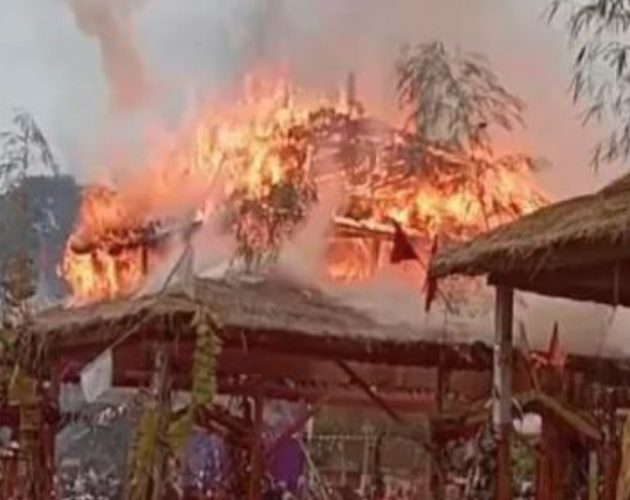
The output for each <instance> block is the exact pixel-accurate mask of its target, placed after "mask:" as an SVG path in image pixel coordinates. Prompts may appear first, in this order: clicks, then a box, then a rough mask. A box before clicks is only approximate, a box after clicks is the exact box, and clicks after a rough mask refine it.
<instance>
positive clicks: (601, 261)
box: [430, 175, 630, 305]
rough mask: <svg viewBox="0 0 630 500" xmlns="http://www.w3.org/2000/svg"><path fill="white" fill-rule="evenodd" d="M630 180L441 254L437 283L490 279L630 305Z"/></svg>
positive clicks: (435, 265) (433, 270) (435, 267)
mask: <svg viewBox="0 0 630 500" xmlns="http://www.w3.org/2000/svg"><path fill="white" fill-rule="evenodd" d="M629 259H630V175H626V176H624V177H622V178H620V179H618V180H617V181H615V182H613V183H612V184H610V185H608V186H606V187H605V188H604V189H602V190H600V191H598V192H596V193H594V194H591V195H587V196H580V197H577V198H572V199H569V200H566V201H562V202H559V203H556V204H553V205H549V206H547V207H544V208H542V209H540V210H538V211H536V212H534V213H532V214H530V215H527V216H525V217H522V218H521V219H519V220H517V221H515V222H513V223H511V224H506V225H504V226H501V227H498V228H496V229H494V230H492V231H490V232H488V233H486V234H483V235H481V236H479V237H477V238H475V239H473V240H472V241H470V242H468V243H465V244H462V245H459V246H456V247H454V248H451V249H446V250H445V251H443V252H441V253H439V254H438V255H437V256H436V258H435V259H434V262H433V263H432V266H431V269H430V275H431V277H432V278H442V277H445V276H447V275H451V274H465V275H484V274H485V275H488V276H489V281H490V282H491V283H495V284H507V285H510V286H514V287H515V288H520V289H524V290H531V291H534V292H538V293H542V294H545V295H551V296H561V297H569V298H575V299H583V300H595V301H598V302H604V303H609V304H626V305H630V282H628V280H627V279H624V276H626V274H628V272H629V271H630V261H629Z"/></svg>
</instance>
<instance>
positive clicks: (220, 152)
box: [60, 80, 546, 303]
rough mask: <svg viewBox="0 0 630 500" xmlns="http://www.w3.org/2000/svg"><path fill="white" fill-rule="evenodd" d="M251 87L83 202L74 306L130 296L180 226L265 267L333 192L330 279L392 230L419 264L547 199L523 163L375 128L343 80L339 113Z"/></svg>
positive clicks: (373, 257) (272, 88)
mask: <svg viewBox="0 0 630 500" xmlns="http://www.w3.org/2000/svg"><path fill="white" fill-rule="evenodd" d="M251 82H253V83H252V84H250V85H249V87H248V88H247V89H246V92H245V93H244V97H243V98H242V99H241V100H240V101H238V102H235V103H234V104H233V105H232V106H229V107H228V109H221V108H220V107H211V108H208V109H201V111H200V112H199V113H198V116H197V117H196V118H195V119H194V120H192V122H191V123H187V124H185V127H184V128H183V129H182V130H181V131H180V132H178V133H177V134H175V136H174V137H173V140H172V141H170V143H169V144H159V145H157V146H156V148H155V149H154V150H152V152H151V155H150V157H149V161H148V166H147V167H146V168H145V169H143V170H142V171H141V172H140V173H139V174H138V175H136V176H131V177H128V178H127V179H125V181H124V182H122V183H121V184H120V185H117V186H115V187H102V186H101V187H91V188H89V189H86V190H85V191H84V194H83V200H82V202H81V206H80V209H79V214H78V220H77V223H76V227H75V230H74V232H73V234H72V235H71V237H70V238H69V240H68V243H67V245H66V250H65V254H64V258H63V262H62V264H61V266H60V273H61V275H62V277H63V278H64V280H65V281H66V282H67V284H68V285H69V287H70V289H71V292H72V295H73V297H74V300H75V302H78V303H85V302H93V301H97V300H102V299H111V298H114V297H118V296H129V295H132V294H134V293H135V292H137V291H138V290H140V288H141V287H142V285H143V282H144V281H145V278H146V276H147V274H148V273H149V271H150V270H151V269H153V268H154V267H155V265H156V263H159V262H160V260H161V259H162V257H163V255H164V253H165V252H166V251H167V250H168V248H169V245H171V244H172V243H173V241H177V239H178V236H177V235H181V234H182V231H183V232H184V233H187V234H188V233H190V232H189V231H186V230H184V229H183V228H184V227H192V226H194V227H198V228H199V227H203V225H204V224H205V223H207V222H208V221H212V223H213V225H215V226H216V225H218V226H219V227H220V230H221V231H223V232H225V233H227V234H231V235H232V237H233V238H234V240H235V242H236V250H235V254H234V256H233V257H234V258H233V264H234V265H240V266H243V267H245V268H247V269H249V270H251V269H253V268H260V267H261V266H264V265H265V264H266V263H272V262H274V261H275V260H276V259H277V257H278V255H279V253H280V252H281V249H282V247H283V245H284V244H285V243H286V242H287V241H289V240H290V239H291V237H292V235H294V233H295V231H296V229H297V228H298V227H300V226H301V225H302V224H303V223H304V221H305V220H307V218H308V217H309V214H310V212H311V209H312V207H313V206H314V205H315V204H316V203H317V201H318V195H319V194H320V193H321V192H323V191H324V190H330V189H331V188H332V187H334V188H335V189H339V190H340V196H339V199H338V200H337V203H336V204H335V206H334V207H332V209H331V212H332V213H330V222H331V224H330V225H331V231H330V234H329V243H328V249H327V251H326V258H325V260H326V263H325V267H326V274H327V276H328V278H330V279H333V280H338V281H358V280H365V279H367V278H369V277H370V276H372V275H374V273H375V272H376V271H377V270H378V268H379V266H381V265H382V264H383V263H384V262H385V261H386V259H385V258H384V256H385V255H386V252H384V249H385V248H386V247H387V246H391V240H392V236H393V234H394V229H393V226H392V223H394V222H395V223H396V224H397V225H398V227H399V228H400V229H401V230H403V232H404V234H405V235H406V236H407V237H409V238H411V240H413V242H414V246H415V247H416V248H417V250H418V253H419V255H420V256H421V257H422V258H420V260H425V259H426V258H427V256H428V253H429V249H430V248H431V246H432V245H434V244H435V241H436V240H437V239H439V240H440V241H442V242H447V243H448V242H451V241H459V240H462V239H466V238H469V237H471V236H473V235H475V234H478V233H479V232H483V231H484V230H486V229H489V228H492V227H495V226H496V225H498V224H501V223H503V222H506V221H509V220H512V219H514V218H516V217H518V216H520V215H522V214H524V213H527V212H530V211H532V210H534V209H536V208H537V207H539V206H541V205H542V204H544V203H545V201H546V198H545V196H544V194H543V193H542V192H541V191H540V190H539V188H538V187H537V186H536V184H535V182H534V181H533V179H532V177H531V167H532V165H531V162H530V160H529V159H528V157H526V156H521V155H505V156H502V157H495V156H492V155H490V154H489V153H488V152H487V151H482V150H479V151H469V152H457V151H450V150H448V149H444V148H440V147H437V146H435V145H431V144H428V143H424V142H422V141H420V140H418V139H417V137H416V136H415V135H414V134H412V133H410V132H408V131H406V130H405V129H401V128H399V127H395V126H392V125H389V124H387V123H386V122H385V121H383V120H377V119H375V118H372V117H370V116H369V115H368V113H367V111H366V109H365V107H364V105H363V104H361V103H359V102H358V100H357V99H356V96H355V92H356V91H355V89H354V83H353V81H352V80H351V84H350V85H348V89H347V91H346V95H345V96H344V98H343V99H341V100H339V101H338V102H337V101H333V100H330V99H329V100H321V99H314V98H311V97H308V96H306V95H303V94H300V93H298V92H296V91H295V90H294V89H293V88H292V87H291V86H290V85H288V84H286V83H281V84H276V83H274V84H267V83H265V82H262V83H261V82H260V81H257V80H251ZM251 82H250V83H251ZM425 263H426V262H425Z"/></svg>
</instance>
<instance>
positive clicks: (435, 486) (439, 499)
mask: <svg viewBox="0 0 630 500" xmlns="http://www.w3.org/2000/svg"><path fill="white" fill-rule="evenodd" d="M447 380H448V373H447V370H446V367H445V366H444V350H443V349H440V350H439V358H438V366H437V394H436V396H437V401H436V403H437V411H438V415H441V414H442V413H443V412H444V410H445V408H444V400H445V398H446V391H447ZM431 444H432V445H434V449H435V450H436V455H435V457H434V460H432V461H431V465H430V467H431V493H432V495H433V500H444V498H446V484H445V481H444V477H445V472H446V471H445V468H444V465H445V461H444V455H443V453H442V447H441V446H440V445H439V444H438V445H437V446H436V443H435V442H434V441H433V442H432V443H431Z"/></svg>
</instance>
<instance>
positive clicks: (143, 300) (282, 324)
mask: <svg viewBox="0 0 630 500" xmlns="http://www.w3.org/2000/svg"><path fill="white" fill-rule="evenodd" d="M197 302H201V303H203V304H205V305H207V307H208V308H209V310H210V311H211V312H212V314H213V316H214V318H215V319H216V321H217V323H218V324H219V325H220V327H221V331H222V333H221V334H222V336H223V337H224V338H223V340H224V342H226V343H228V344H230V343H232V344H234V345H239V346H240V345H241V344H243V343H247V345H249V346H250V347H252V348H253V347H257V346H258V347H260V346H262V347H263V348H270V347H269V346H272V345H273V346H274V347H273V349H274V350H278V349H280V350H284V351H286V352H297V351H300V352H303V353H308V354H312V355H313V356H314V357H317V356H320V357H334V356H335V355H336V353H338V355H339V357H347V358H348V359H356V360H359V361H365V362H375V363H379V362H380V363H390V364H399V365H425V366H434V365H435V363H436V360H437V356H436V349H437V347H436V344H435V342H430V341H427V340H423V338H424V339H427V338H431V339H434V338H437V337H438V333H439V332H427V331H422V332H421V331H419V330H416V329H414V328H412V327H410V326H407V325H404V324H401V325H389V324H388V325H384V324H381V323H379V322H378V321H377V320H375V319H373V318H372V317H371V316H370V315H368V314H366V313H363V312H361V311H359V310H357V309H354V308H352V307H349V306H347V305H345V304H343V303H342V302H340V301H339V300H337V299H335V298H333V297H330V296H328V295H326V294H324V293H323V292H321V291H319V290H317V289H313V288H305V287H302V286H299V285H297V284H294V283H289V282H286V281H272V280H260V279H259V280H252V279H241V278H232V279H227V278H224V279H198V280H197V281H196V285H195V300H191V299H189V298H187V297H185V296H183V295H181V294H177V293H163V294H157V295H152V296H146V297H140V298H136V299H128V300H117V301H111V302H103V303H99V304H94V305H90V306H85V307H77V308H57V309H53V310H49V311H45V312H43V313H41V314H39V315H38V316H37V317H36V318H35V321H34V324H33V329H34V331H35V332H36V333H37V334H39V335H43V336H45V337H46V338H47V339H49V341H50V343H51V346H52V347H53V348H57V349H60V350H63V349H74V348H78V347H80V346H83V345H94V344H99V345H100V346H102V345H106V344H107V342H110V341H111V342H113V341H115V340H116V338H118V337H120V336H121V335H123V334H125V332H127V331H132V330H133V331H140V330H144V331H148V330H150V331H151V332H152V333H154V332H163V333H165V334H166V335H173V334H174V333H175V332H173V331H172V330H175V329H176V330H177V334H181V335H183V336H192V335H194V328H193V327H191V326H190V321H189V320H190V318H192V316H193V314H194V313H195V311H196V308H197ZM173 325H176V327H174V326H173ZM447 350H449V351H452V352H451V353H450V354H449V353H447V354H446V358H445V362H447V363H453V364H454V365H456V366H460V367H476V369H482V368H481V367H486V365H488V364H489V363H490V362H491V355H490V351H489V350H487V349H480V348H479V347H477V348H476V350H475V349H473V348H471V349H470V350H469V351H470V352H460V351H459V350H457V349H454V348H453V349H447ZM482 351H483V352H482ZM486 351H487V352H486Z"/></svg>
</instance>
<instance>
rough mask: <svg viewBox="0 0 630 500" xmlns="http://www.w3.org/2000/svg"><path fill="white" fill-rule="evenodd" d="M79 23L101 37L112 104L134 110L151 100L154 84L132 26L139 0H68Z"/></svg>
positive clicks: (82, 29) (100, 41) (87, 32)
mask: <svg viewBox="0 0 630 500" xmlns="http://www.w3.org/2000/svg"><path fill="white" fill-rule="evenodd" d="M68 4H69V5H70V7H71V8H72V11H73V12H74V16H75V18H76V22H77V26H78V27H79V29H81V31H83V32H84V33H85V34H86V35H88V36H90V37H93V38H95V39H96V40H98V43H99V46H100V50H101V57H102V60H103V69H104V71H105V75H106V76H107V80H108V83H109V89H110V93H111V96H110V97H111V100H112V104H113V106H114V107H115V108H117V109H134V108H138V107H140V106H142V105H143V104H145V103H146V102H147V99H148V97H149V95H150V84H149V79H148V76H147V73H146V68H145V64H144V61H143V58H142V56H141V53H140V50H139V48H138V46H137V44H136V41H135V39H134V34H133V31H132V29H131V15H132V14H133V12H134V10H135V9H136V8H137V7H138V4H139V1H138V0H68Z"/></svg>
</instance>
